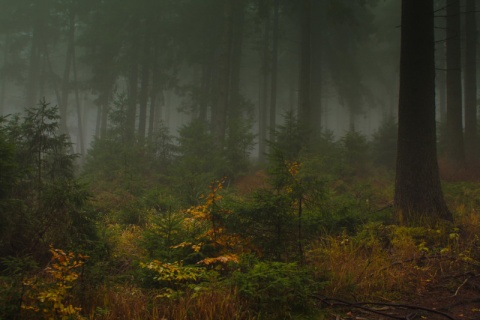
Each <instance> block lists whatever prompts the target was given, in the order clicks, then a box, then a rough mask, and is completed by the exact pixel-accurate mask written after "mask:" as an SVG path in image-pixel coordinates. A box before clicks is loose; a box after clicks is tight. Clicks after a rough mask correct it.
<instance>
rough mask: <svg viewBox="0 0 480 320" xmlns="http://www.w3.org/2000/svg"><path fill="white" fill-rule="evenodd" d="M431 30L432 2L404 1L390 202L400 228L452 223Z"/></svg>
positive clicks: (432, 27)
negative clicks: (441, 169)
mask: <svg viewBox="0 0 480 320" xmlns="http://www.w3.org/2000/svg"><path fill="white" fill-rule="evenodd" d="M433 30H434V23H433V1H418V0H403V1H402V20H401V58H400V100H399V108H398V109H399V110H398V144H397V170H396V179H395V199H394V204H395V209H396V217H397V220H398V222H399V223H402V224H422V223H425V222H432V221H431V220H438V219H445V220H450V221H451V220H453V218H452V215H451V213H450V211H449V210H448V208H447V206H446V204H445V201H444V199H443V192H442V189H441V185H440V177H439V173H438V163H437V151H436V122H435V53H434V50H435V45H434V34H433Z"/></svg>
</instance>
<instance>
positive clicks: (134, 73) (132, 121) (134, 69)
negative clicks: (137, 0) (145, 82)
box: [125, 17, 140, 144]
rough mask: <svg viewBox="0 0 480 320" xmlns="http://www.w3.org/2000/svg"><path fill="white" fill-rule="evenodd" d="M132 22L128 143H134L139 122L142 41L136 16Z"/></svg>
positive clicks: (126, 125)
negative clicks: (139, 69)
mask: <svg viewBox="0 0 480 320" xmlns="http://www.w3.org/2000/svg"><path fill="white" fill-rule="evenodd" d="M132 19H134V21H133V23H132V27H131V28H132V30H130V32H131V35H130V36H131V38H130V52H129V56H130V59H129V63H130V69H129V71H128V98H127V104H128V106H127V119H126V122H127V123H126V124H125V127H126V128H125V129H126V132H125V134H126V139H127V143H129V144H133V143H134V142H135V141H134V138H135V126H136V122H137V118H136V117H137V102H138V73H139V72H138V62H139V59H138V51H139V49H138V48H139V45H140V43H139V42H140V41H139V39H138V34H137V31H138V29H139V28H138V25H139V21H138V19H137V18H136V17H133V18H132Z"/></svg>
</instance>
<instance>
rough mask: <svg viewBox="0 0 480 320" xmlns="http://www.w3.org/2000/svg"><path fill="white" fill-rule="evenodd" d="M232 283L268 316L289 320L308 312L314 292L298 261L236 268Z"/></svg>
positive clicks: (255, 308) (256, 308)
mask: <svg viewBox="0 0 480 320" xmlns="http://www.w3.org/2000/svg"><path fill="white" fill-rule="evenodd" d="M232 279H233V283H234V284H235V285H236V286H237V288H238V293H239V294H240V295H241V296H242V297H243V298H244V299H246V300H247V301H248V303H249V305H250V306H251V307H252V308H253V309H254V310H256V311H257V312H258V313H259V314H261V315H263V316H264V317H265V318H266V319H286V318H289V317H291V315H292V314H295V313H307V312H308V311H309V308H310V307H312V304H311V301H310V298H309V297H310V295H311V294H312V292H313V291H315V289H318V288H315V286H314V284H313V281H312V280H311V278H310V276H309V274H308V273H307V272H306V270H305V269H303V268H300V267H299V266H298V265H297V264H296V263H283V262H257V263H255V264H253V265H252V266H251V268H249V269H248V270H246V271H245V272H243V273H242V272H239V271H236V272H235V273H234V274H233V277H232Z"/></svg>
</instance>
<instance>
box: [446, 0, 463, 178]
mask: <svg viewBox="0 0 480 320" xmlns="http://www.w3.org/2000/svg"><path fill="white" fill-rule="evenodd" d="M460 40H461V39H460V0H447V133H446V147H447V150H446V152H447V154H446V157H447V160H448V162H449V164H450V165H451V166H453V167H454V168H457V169H459V168H464V167H465V150H464V141H463V123H462V122H463V119H462V73H461V67H462V66H461V50H460V42H461V41H460Z"/></svg>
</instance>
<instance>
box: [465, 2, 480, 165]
mask: <svg viewBox="0 0 480 320" xmlns="http://www.w3.org/2000/svg"><path fill="white" fill-rule="evenodd" d="M475 10H476V6H475V0H467V3H466V20H465V32H466V42H465V45H466V47H465V68H464V70H465V78H464V79H465V81H464V85H465V153H466V157H467V160H468V162H469V164H471V163H474V162H475V161H476V159H477V158H478V148H479V146H478V136H477V59H476V58H477V22H476V11H475Z"/></svg>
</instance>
